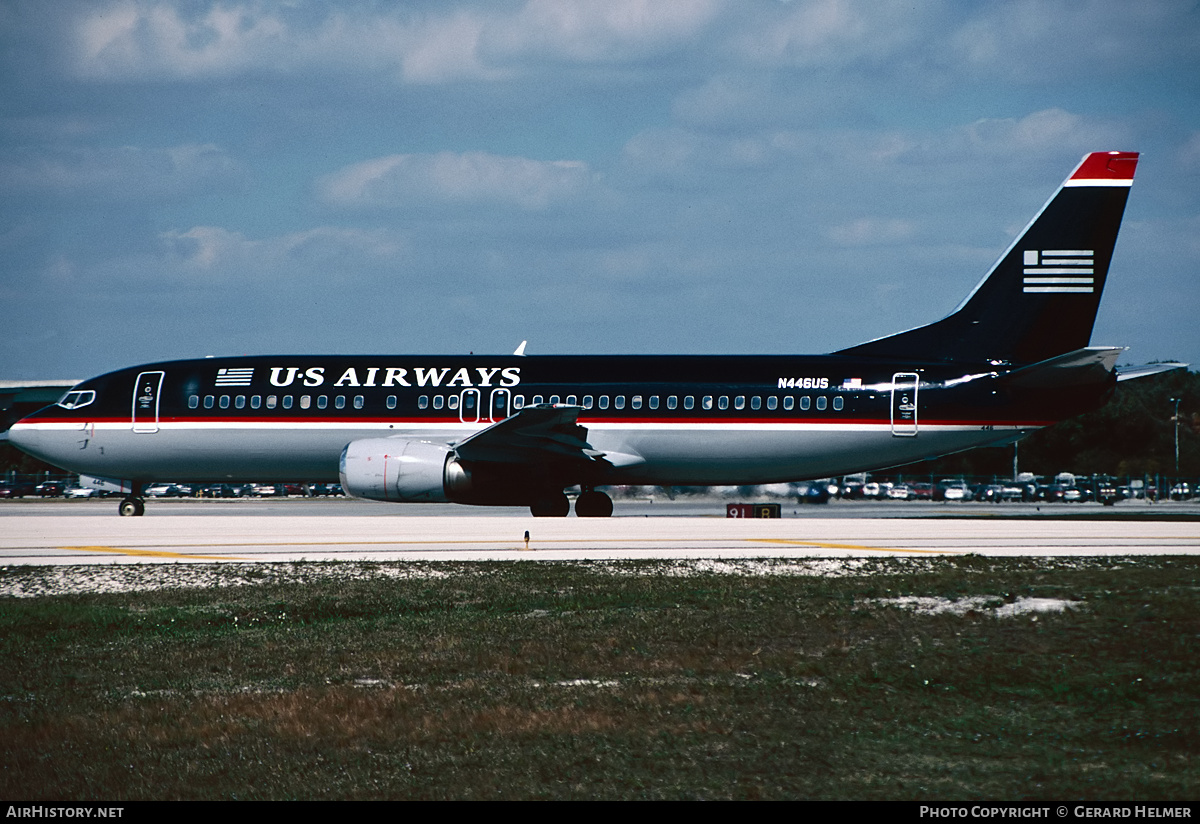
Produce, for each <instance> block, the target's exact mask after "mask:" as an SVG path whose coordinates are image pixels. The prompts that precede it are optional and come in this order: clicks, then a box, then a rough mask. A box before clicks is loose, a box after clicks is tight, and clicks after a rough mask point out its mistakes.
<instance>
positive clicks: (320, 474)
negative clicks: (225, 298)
mask: <svg viewBox="0 0 1200 824" xmlns="http://www.w3.org/2000/svg"><path fill="white" fill-rule="evenodd" d="M1137 160H1138V153H1136V152H1095V153H1092V154H1089V155H1087V156H1085V157H1084V158H1083V160H1082V161H1081V162H1080V164H1079V165H1078V166H1077V167H1076V168H1075V169H1074V171H1072V172H1071V174H1070V175H1069V176H1068V177H1067V179H1066V180H1065V181H1064V182H1063V183H1062V185H1061V186H1060V187H1059V188H1058V190H1057V191H1056V192H1055V193H1054V195H1053V196H1052V197H1051V198H1050V200H1049V201H1048V202H1047V203H1046V205H1045V206H1043V207H1042V210H1041V211H1040V212H1039V213H1038V214H1037V216H1036V217H1034V219H1033V220H1032V221H1031V222H1030V223H1029V225H1028V226H1027V227H1026V228H1025V229H1024V231H1022V232H1021V233H1020V234H1019V235H1018V236H1017V238H1016V240H1014V241H1013V243H1012V244H1011V245H1010V246H1009V247H1008V249H1007V250H1006V251H1005V252H1004V253H1003V254H1002V255H1001V256H1000V259H999V260H998V261H997V262H996V264H995V265H994V266H993V267H992V268H991V270H990V271H989V272H988V273H987V274H986V275H985V277H984V278H983V279H982V280H981V281H980V282H979V284H978V285H977V286H976V287H975V289H974V290H973V291H972V292H971V293H970V294H969V295H968V296H967V298H966V299H965V300H964V301H963V302H962V303H961V304H960V305H959V307H958V308H957V309H955V310H954V311H953V312H952V313H951V314H949V315H948V316H946V317H945V318H943V319H941V320H938V321H936V322H934V323H930V324H928V325H925V326H920V327H917V328H914V329H911V330H908V331H905V332H900V333H898V334H894V335H890V336H887V337H882V338H879V339H877V340H872V341H869V342H867V343H862V344H859V345H857V346H852V347H850V348H848V349H841V350H838V351H835V352H832V353H829V354H825V355H811V356H792V355H751V356H708V355H681V356H657V355H617V356H526V355H525V354H524V347H525V344H524V343H522V345H521V347H520V348H519V349H518V350H517V351H516V352H514V353H513V354H512V355H507V356H490V355H470V356H456V355H450V356H365V355H364V356H324V355H311V356H309V355H303V356H298V355H277V356H263V357H231V358H211V357H210V358H202V359H195V360H178V361H168V362H161V363H152V364H147V365H143V366H135V367H131V368H128V369H122V370H119V371H116V372H110V373H108V374H105V375H101V376H99V377H96V378H92V379H90V380H85V381H83V382H82V383H80V384H78V385H76V386H74V387H73V388H71V389H70V390H69V391H68V392H67V393H66V394H65V395H64V396H63V397H62V399H61V400H59V401H58V402H57V403H56V404H54V405H52V406H48V407H46V408H44V409H42V410H40V411H38V412H36V413H34V414H32V415H30V416H29V417H27V418H24V419H23V420H21V421H19V422H17V423H16V424H14V425H13V426H12V428H11V430H10V432H9V440H10V441H11V442H12V443H13V444H15V445H16V446H17V447H19V448H20V449H22V450H24V451H25V452H28V453H29V454H31V455H33V456H35V457H37V458H40V459H42V460H44V461H46V462H48V463H51V464H54V465H56V466H60V467H62V468H64V469H67V470H70V471H73V472H78V473H81V474H84V475H86V476H90V478H91V479H92V483H93V484H95V485H98V486H101V487H105V486H106V487H107V488H110V489H119V490H120V491H122V492H124V493H125V497H124V498H123V499H122V501H121V503H120V505H119V508H118V509H119V512H120V514H121V515H142V514H143V512H144V502H143V497H142V496H143V490H144V488H145V486H146V485H147V484H150V483H152V482H156V481H158V482H161V481H172V482H185V483H223V482H228V481H231V480H244V479H250V478H253V479H255V480H256V481H261V482H267V483H283V482H314V483H320V482H340V483H341V485H342V487H343V489H344V490H345V492H346V493H347V494H349V495H352V496H356V497H359V498H367V499H372V500H378V501H393V502H455V503H461V504H478V505H498V506H528V507H529V508H530V511H531V513H532V514H533V515H535V516H547V517H562V516H565V515H567V514H568V512H569V511H570V499H569V498H568V497H567V495H566V494H565V492H564V490H566V489H568V488H572V487H579V489H580V492H579V494H578V496H577V497H576V500H575V514H576V515H577V516H581V517H605V516H609V515H611V514H612V511H613V504H612V499H611V498H610V497H609V496H608V495H607V494H605V493H604V492H603V491H602V490H601V489H600V488H601V487H605V486H611V485H619V484H651V485H664V486H668V485H689V486H691V485H742V484H769V483H778V482H787V481H796V480H803V479H811V478H824V477H833V476H838V475H845V474H850V473H854V472H862V471H868V470H876V469H882V468H886V467H892V466H899V465H902V464H906V463H911V462H913V461H917V460H923V459H926V458H931V457H936V456H940V455H945V454H949V453H953V452H959V451H962V450H967V449H972V448H975V447H980V446H997V445H1003V444H1009V443H1012V442H1014V441H1016V440H1018V439H1020V438H1022V437H1023V436H1025V435H1026V434H1028V433H1030V432H1032V431H1034V430H1036V429H1039V428H1041V427H1045V426H1049V425H1051V424H1053V423H1055V422H1057V421H1060V420H1063V419H1065V418H1068V417H1071V416H1074V415H1078V414H1080V413H1083V412H1086V411H1088V410H1090V409H1094V408H1096V407H1098V406H1100V405H1101V404H1102V403H1104V401H1105V400H1106V399H1107V398H1108V396H1109V395H1110V394H1111V392H1112V391H1113V388H1114V386H1115V384H1116V381H1117V380H1118V379H1119V378H1121V379H1123V378H1124V377H1140V376H1142V375H1145V374H1152V373H1153V372H1155V371H1162V370H1164V369H1167V368H1176V367H1178V366H1179V365H1178V364H1169V365H1168V364H1164V365H1152V366H1150V367H1139V368H1137V369H1135V370H1133V371H1131V372H1128V373H1127V374H1118V370H1117V369H1116V366H1115V365H1116V360H1117V357H1118V355H1119V354H1120V353H1121V352H1122V351H1123V349H1122V348H1121V347H1111V346H1101V347H1098V346H1090V345H1089V341H1090V337H1091V332H1092V326H1093V323H1094V321H1095V317H1096V311H1097V309H1098V307H1099V304H1100V297H1101V293H1102V292H1103V289H1104V284H1105V280H1106V278H1107V275H1108V269H1109V262H1110V260H1111V259H1112V254H1113V248H1114V245H1115V243H1116V238H1117V231H1118V229H1119V227H1120V223H1121V218H1122V215H1123V213H1124V209H1125V202H1126V199H1127V198H1128V195H1129V190H1130V187H1131V186H1132V183H1133V176H1134V170H1135V168H1136V165H1137Z"/></svg>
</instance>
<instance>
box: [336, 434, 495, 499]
mask: <svg viewBox="0 0 1200 824" xmlns="http://www.w3.org/2000/svg"><path fill="white" fill-rule="evenodd" d="M338 471H339V474H340V475H341V479H342V489H344V490H345V491H346V494H347V495H352V496H354V497H356V498H369V499H371V500H374V501H397V502H402V503H415V502H421V501H424V502H430V503H446V502H449V501H455V502H462V501H464V500H465V499H466V498H468V497H469V493H470V492H471V488H472V484H471V474H470V472H468V471H467V470H466V469H464V468H463V466H462V465H461V464H459V462H458V461H457V460H455V458H454V455H453V451H452V450H451V449H450V447H449V446H448V445H447V444H444V443H432V442H429V441H417V440H411V439H409V438H368V439H364V440H361V441H351V442H350V443H349V444H347V445H346V448H345V449H343V450H342V457H341V460H340V462H339V465H338Z"/></svg>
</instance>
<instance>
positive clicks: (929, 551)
mask: <svg viewBox="0 0 1200 824" xmlns="http://www.w3.org/2000/svg"><path fill="white" fill-rule="evenodd" d="M356 506H358V504H356V503H355V502H344V503H336V502H330V503H327V502H301V501H296V502H283V501H280V502H255V503H248V504H246V505H242V506H239V505H237V504H236V503H234V502H228V503H217V504H215V505H210V506H205V505H203V504H202V503H200V502H180V503H176V504H172V503H168V502H153V503H151V504H150V508H148V513H149V514H147V515H146V516H145V517H142V518H121V517H118V516H116V514H115V512H112V511H110V510H113V509H115V504H114V503H112V502H101V501H88V502H61V503H54V504H51V503H49V502H36V503H29V504H18V503H15V502H14V503H11V504H6V505H5V506H3V507H0V565H30V564H34V565H80V564H114V563H115V564H142V563H219V562H223V561H224V562H236V563H246V562H272V563H275V562H291V561H404V560H409V561H435V560H444V561H469V560H542V561H550V560H612V559H644V558H658V559H672V558H713V559H748V558H765V557H770V558H794V557H869V556H873V557H880V556H910V557H921V556H924V557H929V556H935V555H957V554H964V553H976V554H980V555H1008V556H1020V555H1038V556H1096V555H1158V554H1196V553H1197V552H1200V521H1197V520H1195V519H1194V518H1195V515H1196V508H1195V507H1168V506H1167V505H1161V506H1160V508H1159V509H1157V510H1154V511H1153V515H1157V516H1161V517H1169V516H1172V515H1174V516H1179V517H1181V518H1182V519H1175V520H1159V519H1156V518H1153V517H1152V516H1151V511H1150V510H1148V509H1145V508H1143V509H1140V510H1138V511H1137V512H1134V510H1132V509H1129V510H1126V512H1127V513H1128V514H1129V515H1132V516H1136V517H1132V518H1130V519H1114V518H1112V517H1108V516H1109V515H1111V514H1112V512H1111V511H1110V510H1104V509H1103V508H1101V507H1099V506H1096V507H1095V508H1094V510H1085V509H1083V508H1076V509H1074V510H1070V513H1071V514H1072V517H1056V516H1057V515H1060V514H1065V513H1067V512H1068V510H1066V509H1062V510H1056V511H1052V512H1051V514H1049V515H1046V514H1044V513H1043V510H1042V509H1037V508H1034V507H1032V506H1030V507H1028V508H1027V509H1025V510H1020V509H1017V508H1016V507H1010V508H1009V509H1006V510H1004V516H1001V513H999V512H997V511H996V510H990V511H989V510H988V509H986V508H984V509H983V510H981V511H980V512H979V514H978V515H977V516H975V517H971V515H972V514H973V511H972V510H968V509H946V508H941V509H940V510H938V509H925V510H918V509H910V510H908V512H909V513H911V515H914V516H918V515H920V516H923V517H861V515H862V514H863V513H870V512H873V511H874V512H877V511H878V510H869V509H867V508H842V509H840V510H839V509H837V508H821V509H820V512H819V513H817V512H816V511H815V510H816V508H813V509H811V510H810V509H805V510H803V513H802V514H801V513H798V512H797V511H796V510H791V511H790V512H789V517H784V518H781V519H775V520H737V519H726V518H722V517H716V516H715V515H714V514H713V513H714V512H715V511H716V508H715V507H712V506H709V507H708V509H707V510H706V511H708V512H709V513H710V515H709V516H708V517H702V516H697V515H696V514H694V512H693V511H692V509H690V508H689V506H688V505H683V504H680V505H678V506H677V507H676V506H674V505H663V504H659V505H656V506H655V507H654V511H653V514H654V515H658V516H662V517H644V516H645V515H649V514H651V513H650V510H649V509H648V508H647V507H643V508H642V509H641V510H639V509H637V508H635V507H621V508H620V509H619V510H618V514H624V515H625V517H614V518H609V519H579V518H574V517H571V518H562V519H555V518H550V519H546V518H533V517H531V516H529V515H528V513H527V512H524V513H522V512H521V511H517V510H507V511H497V510H489V511H486V512H487V514H474V513H476V512H479V510H468V509H465V508H458V507H455V508H451V509H446V508H433V510H432V511H435V512H440V513H444V514H439V515H431V514H427V513H428V512H429V511H431V510H430V508H424V507H414V508H407V507H403V506H398V507H390V508H389V507H379V506H375V507H372V508H370V509H368V510H360V511H359V512H355V510H354V507H356ZM368 506H370V505H368ZM997 509H999V508H997ZM364 511H365V512H369V513H370V514H361V512H364ZM839 512H840V513H841V514H840V515H839V514H838V513H839ZM384 513H386V514H387V515H389V516H390V517H379V515H380V514H384ZM467 513H471V514H467ZM676 513H678V514H677V515H676ZM810 513H812V514H810ZM1188 513H1191V514H1190V515H1189V514H1188ZM1089 514H1090V515H1091V516H1093V517H1094V519H1093V517H1088V516H1089ZM852 516H860V517H852ZM1147 516H1151V517H1147ZM526 533H528V536H529V540H528V543H526V540H525V538H526Z"/></svg>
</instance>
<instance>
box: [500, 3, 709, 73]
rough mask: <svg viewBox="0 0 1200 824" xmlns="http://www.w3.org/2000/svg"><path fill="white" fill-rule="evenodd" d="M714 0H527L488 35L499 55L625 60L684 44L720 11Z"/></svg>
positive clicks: (610, 60) (636, 58)
mask: <svg viewBox="0 0 1200 824" xmlns="http://www.w3.org/2000/svg"><path fill="white" fill-rule="evenodd" d="M720 8H721V3H720V2H719V1H718V0H605V2H595V1H594V0H530V2H529V3H527V4H526V5H525V6H524V8H522V9H521V10H520V12H519V13H517V14H516V15H514V16H513V17H511V18H508V19H503V20H500V21H498V23H499V25H497V26H495V27H494V28H492V29H491V30H490V31H489V33H488V35H489V36H488V37H487V38H486V41H485V43H486V45H487V47H488V50H489V53H490V54H493V55H495V56H497V57H500V58H502V59H504V58H508V57H512V56H517V55H523V56H525V57H535V56H537V57H549V58H552V59H558V60H566V61H569V62H578V63H596V62H609V63H611V62H625V61H630V60H639V59H643V58H645V57H647V56H649V55H653V54H657V55H661V54H664V53H668V52H670V51H674V50H676V49H678V48H681V47H686V46H687V45H689V44H690V43H692V42H693V41H694V39H695V38H696V37H697V35H698V34H700V33H701V32H702V31H703V30H704V29H705V27H707V26H708V25H709V24H710V23H711V22H712V21H713V20H714V19H715V18H716V16H717V15H718V13H719V11H720Z"/></svg>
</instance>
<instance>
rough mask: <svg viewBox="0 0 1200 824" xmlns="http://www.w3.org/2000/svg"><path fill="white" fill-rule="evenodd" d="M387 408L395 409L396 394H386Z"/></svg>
mask: <svg viewBox="0 0 1200 824" xmlns="http://www.w3.org/2000/svg"><path fill="white" fill-rule="evenodd" d="M387 408H388V409H395V408H396V396H395V395H388V397H387Z"/></svg>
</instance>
